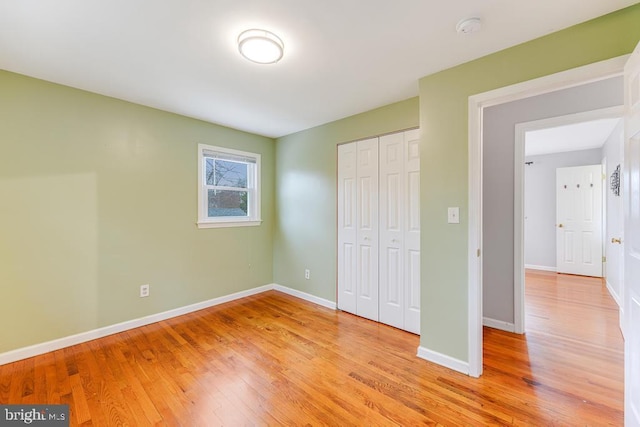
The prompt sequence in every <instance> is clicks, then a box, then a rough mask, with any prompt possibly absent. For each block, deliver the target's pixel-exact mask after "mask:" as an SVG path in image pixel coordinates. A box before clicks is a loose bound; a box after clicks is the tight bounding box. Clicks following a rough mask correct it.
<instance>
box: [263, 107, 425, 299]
mask: <svg viewBox="0 0 640 427" xmlns="http://www.w3.org/2000/svg"><path fill="white" fill-rule="evenodd" d="M417 126H418V98H410V99H408V100H405V101H402V102H398V103H395V104H391V105H388V106H386V107H382V108H378V109H376V110H372V111H369V112H366V113H363V114H358V115H355V116H352V117H348V118H345V119H342V120H338V121H335V122H331V123H328V124H325V125H322V126H318V127H315V128H312V129H309V130H305V131H302V132H298V133H295V134H292V135H288V136H285V137H282V138H279V139H278V140H277V145H276V147H277V148H276V156H277V162H276V188H277V190H276V212H277V215H276V216H277V221H276V227H275V237H274V281H275V283H278V284H280V285H284V286H288V287H290V288H293V289H297V290H299V291H302V292H306V293H309V294H312V295H315V296H318V297H321V298H324V299H327V300H329V301H336V257H337V228H336V227H337V204H336V203H337V190H336V185H337V184H336V180H337V172H336V170H337V169H336V167H337V148H336V147H337V145H338V144H339V143H343V142H349V141H354V140H358V139H363V138H367V137H371V136H376V135H381V134H385V133H390V132H394V131H399V130H403V129H409V128H415V127H417ZM307 268H308V269H309V270H311V276H310V278H309V280H305V278H304V270H305V269H307Z"/></svg>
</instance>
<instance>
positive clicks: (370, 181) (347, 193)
mask: <svg viewBox="0 0 640 427" xmlns="http://www.w3.org/2000/svg"><path fill="white" fill-rule="evenodd" d="M419 157H420V153H419V141H418V130H413V131H407V132H400V133H397V134H392V135H386V136H383V137H381V138H371V139H367V140H363V141H357V142H353V143H348V144H343V145H340V146H338V308H339V309H341V310H344V311H347V312H350V313H354V314H357V315H359V316H362V317H366V318H368V319H371V320H376V321H380V322H383V323H386V324H389V325H392V326H395V327H397V328H400V329H405V330H408V331H411V332H414V333H419V332H420V158H419Z"/></svg>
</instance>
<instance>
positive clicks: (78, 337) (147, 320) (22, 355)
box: [0, 284, 336, 365]
mask: <svg viewBox="0 0 640 427" xmlns="http://www.w3.org/2000/svg"><path fill="white" fill-rule="evenodd" d="M271 290H276V291H279V292H282V293H285V294H288V295H292V296H294V297H297V298H300V299H303V300H306V301H309V302H312V303H314V304H317V305H320V306H323V307H327V308H332V309H334V310H335V308H336V305H335V303H332V302H331V301H329V300H325V299H323V298H319V297H316V296H313V295H310V294H307V293H304V292H300V291H297V290H295V289H291V288H287V287H286V286H281V285H276V284H269V285H264V286H259V287H257V288H253V289H248V290H246V291H240V292H236V293H233V294H230V295H225V296H221V297H218V298H213V299H210V300H207V301H203V302H199V303H195V304H191V305H187V306H184V307H179V308H175V309H173V310H168V311H163V312H161V313H157V314H152V315H149V316H145V317H140V318H138V319H132V320H128V321H126V322H121V323H116V324H114V325H109V326H105V327H102V328H98V329H93V330H91V331H87V332H81V333H79V334H75V335H70V336H67V337H63V338H58V339H55V340H51V341H47V342H43V343H39V344H34V345H31V346H28V347H23V348H18V349H16V350H11V351H7V352H5V353H0V365H4V364H6V363H11V362H15V361H18V360H22V359H26V358H29V357H33V356H38V355H40V354H44V353H48V352H50V351H55V350H59V349H61V348H65V347H70V346H72V345H76V344H81V343H84V342H87V341H91V340H95V339H97V338H103V337H106V336H108V335H113V334H117V333H120V332H124V331H128V330H130V329H134V328H139V327H141V326H146V325H150V324H152V323H156V322H160V321H163V320H167V319H171V318H174V317H178V316H182V315H184V314H188V313H193V312H194V311H198V310H203V309H205V308H209V307H213V306H216V305H220V304H224V303H226V302H231V301H235V300H238V299H241V298H246V297H249V296H252V295H257V294H260V293H262V292H266V291H271Z"/></svg>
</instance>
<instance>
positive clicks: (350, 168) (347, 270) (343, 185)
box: [338, 142, 357, 314]
mask: <svg viewBox="0 0 640 427" xmlns="http://www.w3.org/2000/svg"><path fill="white" fill-rule="evenodd" d="M356 204H357V190H356V143H355V142H352V143H350V144H343V145H339V146H338V308H339V309H340V310H344V311H347V312H349V313H353V314H356V301H357V297H356V295H357V293H356V288H357V274H356V272H357V256H356V253H357V250H356V248H357V238H356V236H357V227H356V223H357V221H356V218H357V217H356V215H357V208H356Z"/></svg>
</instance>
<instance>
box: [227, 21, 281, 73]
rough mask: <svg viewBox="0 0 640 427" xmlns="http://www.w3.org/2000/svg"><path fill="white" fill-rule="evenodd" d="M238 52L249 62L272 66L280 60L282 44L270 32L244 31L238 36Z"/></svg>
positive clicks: (278, 38)
mask: <svg viewBox="0 0 640 427" xmlns="http://www.w3.org/2000/svg"><path fill="white" fill-rule="evenodd" d="M238 50H239V51H240V54H241V55H242V56H244V57H245V58H247V59H248V60H249V61H252V62H256V63H258V64H274V63H276V62H278V61H280V59H282V55H283V54H284V43H282V40H281V39H280V37H278V36H276V35H275V34H273V33H272V32H270V31H267V30H255V29H254V30H246V31H243V32H241V33H240V35H239V36H238Z"/></svg>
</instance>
